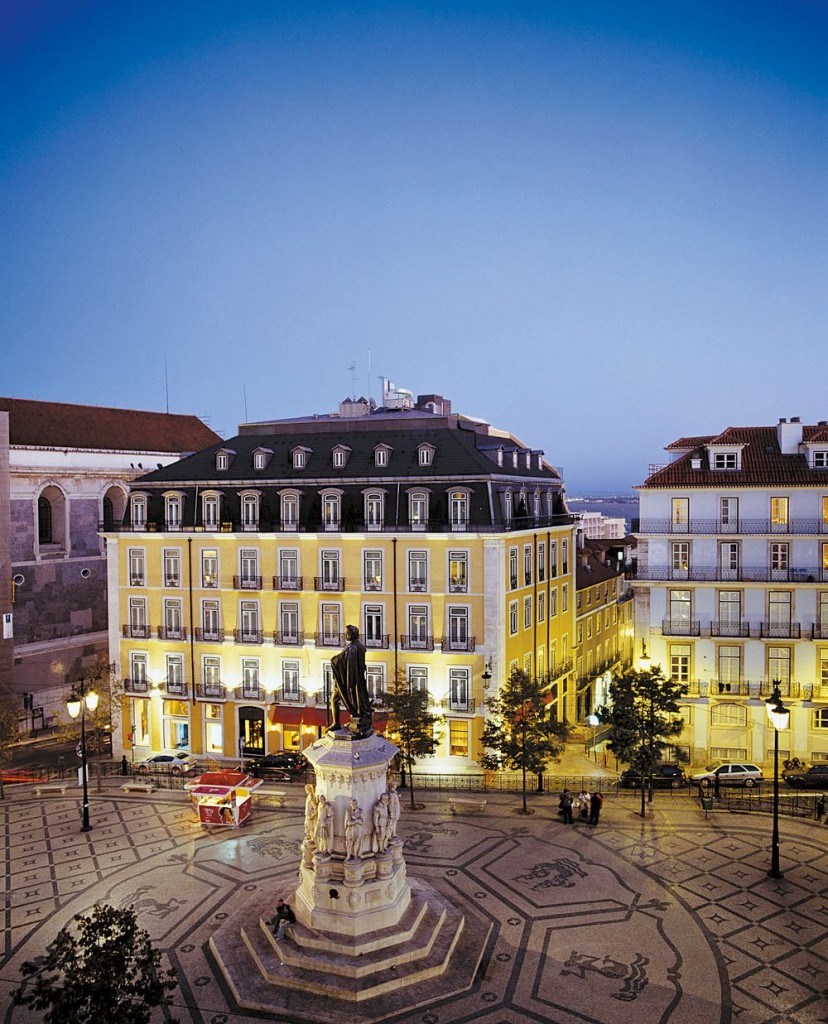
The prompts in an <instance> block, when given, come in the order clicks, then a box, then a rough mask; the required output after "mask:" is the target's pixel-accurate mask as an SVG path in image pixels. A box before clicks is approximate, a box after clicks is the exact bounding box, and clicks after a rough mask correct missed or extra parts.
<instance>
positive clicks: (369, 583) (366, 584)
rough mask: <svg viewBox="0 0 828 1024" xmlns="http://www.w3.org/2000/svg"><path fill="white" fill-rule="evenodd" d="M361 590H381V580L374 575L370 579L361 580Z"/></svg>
mask: <svg viewBox="0 0 828 1024" xmlns="http://www.w3.org/2000/svg"><path fill="white" fill-rule="evenodd" d="M362 589H363V590H382V580H378V579H376V578H375V577H374V578H371V579H366V580H363V583H362Z"/></svg>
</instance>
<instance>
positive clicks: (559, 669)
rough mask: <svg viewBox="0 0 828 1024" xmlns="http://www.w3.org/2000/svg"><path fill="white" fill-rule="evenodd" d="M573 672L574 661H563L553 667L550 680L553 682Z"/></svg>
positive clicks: (550, 670) (550, 671)
mask: <svg viewBox="0 0 828 1024" xmlns="http://www.w3.org/2000/svg"><path fill="white" fill-rule="evenodd" d="M571 671H572V659H571V658H570V659H568V660H567V661H562V662H559V663H558V664H556V665H552V667H551V668H550V669H549V678H550V679H551V680H554V679H560V678H561V676H565V675H567V674H568V673H569V672H571Z"/></svg>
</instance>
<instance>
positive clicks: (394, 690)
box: [383, 672, 442, 807]
mask: <svg viewBox="0 0 828 1024" xmlns="http://www.w3.org/2000/svg"><path fill="white" fill-rule="evenodd" d="M383 706H384V707H385V708H386V709H387V710H388V712H389V714H390V717H391V719H392V721H391V722H390V723H389V727H390V731H391V732H393V733H396V736H395V742H396V744H397V746H398V747H399V748H400V754H399V761H400V766H401V768H402V774H403V782H405V776H406V772H407V774H408V780H409V784H410V786H409V788H410V791H411V806H412V807H414V773H413V771H412V769H413V768H414V765H415V764H416V762H417V760H418V758H421V757H433V756H434V750H435V748H436V746H437V741H438V739H439V736H438V734H437V733H436V732H435V729H436V727H437V725H438V723H440V722H441V721H442V719H441V718H440V717H438V716H437V715H432V714H431V713H430V712H429V710H428V691H427V690H420V689H416V688H413V687H412V686H411V685H410V683H409V682H408V681H407V680H406V679H405V678H403V675H402V673H401V672H398V673H397V674H396V675H395V676H394V679H393V681H392V683H391V689H390V690H389V691H388V692H387V693H386V694H385V697H384V698H383Z"/></svg>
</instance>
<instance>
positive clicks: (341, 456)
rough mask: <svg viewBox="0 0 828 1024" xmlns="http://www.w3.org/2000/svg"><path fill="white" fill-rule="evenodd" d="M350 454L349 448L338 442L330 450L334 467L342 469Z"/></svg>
mask: <svg viewBox="0 0 828 1024" xmlns="http://www.w3.org/2000/svg"><path fill="white" fill-rule="evenodd" d="M350 454H351V449H350V448H348V447H346V446H345V445H342V444H338V445H337V446H336V448H334V450H333V452H332V459H333V465H334V469H344V468H345V464H346V463H347V462H348V456H349V455H350Z"/></svg>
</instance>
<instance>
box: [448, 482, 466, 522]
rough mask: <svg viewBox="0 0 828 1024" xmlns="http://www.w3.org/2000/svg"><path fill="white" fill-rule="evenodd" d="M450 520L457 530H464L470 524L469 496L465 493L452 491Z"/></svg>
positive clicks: (450, 496)
mask: <svg viewBox="0 0 828 1024" xmlns="http://www.w3.org/2000/svg"><path fill="white" fill-rule="evenodd" d="M449 519H450V522H451V526H452V528H453V529H455V530H464V529H466V527H467V526H468V524H469V496H468V494H467V493H466V492H465V491H452V492H451V494H450V495H449Z"/></svg>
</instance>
